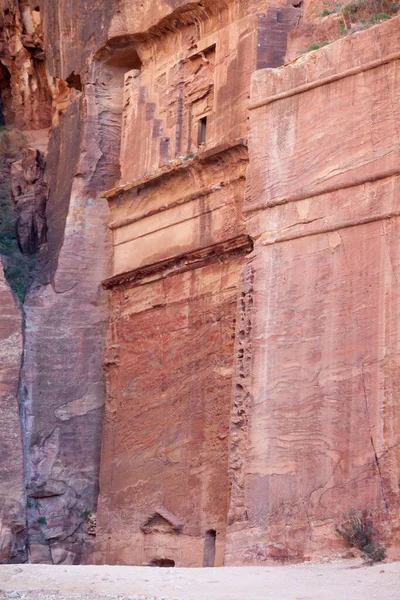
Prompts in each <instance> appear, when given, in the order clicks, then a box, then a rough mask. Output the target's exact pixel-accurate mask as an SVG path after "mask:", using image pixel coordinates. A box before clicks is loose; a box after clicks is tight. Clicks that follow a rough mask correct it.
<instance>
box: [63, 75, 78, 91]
mask: <svg viewBox="0 0 400 600" xmlns="http://www.w3.org/2000/svg"><path fill="white" fill-rule="evenodd" d="M65 82H66V84H67V86H68V87H69V88H74V89H75V90H78V92H81V91H82V81H81V76H80V75H79V73H77V74H75V71H72V73H70V74H69V75H68V77H67V79H66V80H65Z"/></svg>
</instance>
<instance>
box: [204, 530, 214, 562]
mask: <svg viewBox="0 0 400 600" xmlns="http://www.w3.org/2000/svg"><path fill="white" fill-rule="evenodd" d="M216 541H217V532H216V531H215V529H209V530H208V531H206V535H205V537H204V554H203V567H214V566H215V546H216Z"/></svg>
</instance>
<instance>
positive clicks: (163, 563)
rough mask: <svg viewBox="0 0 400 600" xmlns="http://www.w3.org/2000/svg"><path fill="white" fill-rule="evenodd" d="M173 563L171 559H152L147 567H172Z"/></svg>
mask: <svg viewBox="0 0 400 600" xmlns="http://www.w3.org/2000/svg"><path fill="white" fill-rule="evenodd" d="M174 566H175V561H174V560H172V559H171V558H153V560H151V561H150V562H149V567H174Z"/></svg>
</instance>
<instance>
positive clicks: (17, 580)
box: [0, 561, 400, 600]
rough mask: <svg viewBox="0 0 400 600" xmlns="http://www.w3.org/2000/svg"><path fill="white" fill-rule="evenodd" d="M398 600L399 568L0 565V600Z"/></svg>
mask: <svg viewBox="0 0 400 600" xmlns="http://www.w3.org/2000/svg"><path fill="white" fill-rule="evenodd" d="M103 597H104V598H106V597H108V598H109V597H112V598H116V599H124V600H125V599H130V600H148V599H152V600H272V599H273V600H372V599H375V598H378V599H379V600H400V562H398V563H388V564H382V563H381V564H378V565H374V566H372V567H370V566H362V565H361V563H360V562H359V561H342V562H334V563H329V564H319V563H317V564H316V563H311V564H310V563H307V564H301V565H291V566H282V567H239V568H233V567H224V568H217V569H165V568H152V567H111V566H101V567H97V566H76V567H72V566H68V567H65V566H48V565H0V598H6V599H11V600H12V599H14V600H18V599H20V600H53V599H54V600H55V599H57V598H58V599H68V600H73V599H74V600H81V599H84V600H92V599H93V600H94V599H101V598H103Z"/></svg>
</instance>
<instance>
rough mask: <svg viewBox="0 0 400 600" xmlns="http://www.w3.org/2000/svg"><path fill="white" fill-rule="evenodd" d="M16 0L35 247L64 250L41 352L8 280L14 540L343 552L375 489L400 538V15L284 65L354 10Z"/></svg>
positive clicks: (4, 52)
mask: <svg viewBox="0 0 400 600" xmlns="http://www.w3.org/2000/svg"><path fill="white" fill-rule="evenodd" d="M0 5H1V7H2V8H3V9H4V10H3V17H2V18H3V20H4V22H3V23H2V25H1V26H2V29H1V35H0V64H1V66H0V89H1V100H2V102H1V111H0V122H1V123H5V124H6V125H8V126H10V125H14V126H15V127H17V128H20V129H22V130H24V132H26V133H25V135H26V136H27V144H26V150H25V152H24V153H23V155H22V157H21V159H20V160H18V161H17V160H15V162H14V164H13V165H12V166H11V171H12V174H13V180H12V187H13V197H14V200H15V204H16V207H17V209H18V212H19V214H20V222H19V238H20V245H21V247H22V249H23V250H24V251H25V252H28V253H29V252H36V251H37V250H40V264H39V267H38V269H37V273H36V278H35V281H34V284H33V285H32V286H31V288H30V290H29V293H28V295H27V298H26V301H25V303H24V307H23V311H24V317H25V332H24V340H25V347H24V361H23V368H22V371H21V374H20V364H21V363H20V357H21V348H22V346H21V344H22V321H21V316H20V314H19V312H18V308H17V307H16V306H15V303H14V300H13V297H12V295H11V293H10V290H9V289H8V287H7V285H6V284H5V283H4V282H0V296H1V298H0V299H1V300H2V302H3V297H4V306H5V307H6V308H5V309H4V311H3V312H2V314H1V315H0V361H2V362H0V392H1V394H0V402H1V403H2V408H1V416H2V422H3V423H4V422H7V423H10V426H9V427H7V430H4V433H3V435H2V437H1V443H0V444H1V445H0V449H1V452H2V453H3V452H4V453H5V454H7V453H10V456H11V457H12V459H11V460H10V462H9V463H8V462H7V464H6V465H5V466H4V467H3V468H4V469H6V471H4V476H1V478H0V518H1V523H0V525H1V529H0V536H1V537H0V560H1V561H5V562H6V561H9V560H25V559H26V553H28V559H29V560H30V561H31V562H48V563H54V564H71V563H79V562H90V561H96V562H108V563H122V564H145V565H148V564H152V565H155V566H157V565H158V566H163V565H164V566H165V565H172V564H175V565H177V566H202V565H204V566H212V565H222V564H250V563H252V564H256V563H259V564H264V563H266V562H269V561H295V560H303V559H308V558H313V557H321V555H328V556H329V555H334V556H337V555H338V553H339V554H340V553H341V552H343V551H345V548H344V545H343V542H342V541H341V540H340V539H339V538H338V537H337V535H336V534H335V532H334V526H335V525H336V524H339V523H341V522H342V521H343V519H344V518H345V517H346V514H347V513H348V511H349V510H350V509H351V508H355V509H360V510H361V509H366V510H368V511H369V512H370V514H371V515H372V518H373V523H374V527H375V528H376V529H377V530H378V531H379V533H380V535H381V536H382V539H383V540H384V541H385V543H386V544H387V545H388V546H389V547H390V548H389V550H390V553H391V554H390V555H391V556H393V557H394V556H396V552H398V549H399V546H400V539H399V536H400V533H399V519H400V513H399V458H400V457H399V453H398V448H399V447H400V440H399V439H398V437H399V435H400V424H399V423H398V419H399V414H398V413H399V411H398V402H397V396H396V394H397V388H398V382H397V373H396V365H397V363H398V357H399V352H398V348H397V345H398V338H399V335H398V331H397V321H398V298H397V264H398V256H397V255H398V252H397V248H396V239H397V219H398V209H397V208H396V197H397V177H398V175H399V173H398V162H399V150H400V147H399V141H398V132H397V129H398V126H397V123H398V121H399V119H398V117H399V114H398V113H399V110H400V108H399V103H398V95H399V94H398V92H399V90H398V89H397V88H398V74H397V63H398V57H399V53H400V46H399V42H398V33H399V28H400V20H399V19H393V20H392V21H390V22H389V23H386V24H384V25H380V26H379V27H377V28H374V29H371V30H369V31H366V32H362V33H359V34H356V35H353V36H351V37H349V38H346V39H343V40H341V41H338V42H337V43H336V44H332V45H331V46H329V47H327V48H326V49H323V50H320V51H319V53H318V54H316V53H314V54H310V55H309V56H304V57H302V58H300V59H299V60H297V61H296V62H294V63H292V64H290V65H288V66H287V67H284V68H281V69H276V68H275V67H279V66H280V65H281V64H283V62H284V59H285V56H286V57H287V58H288V59H291V58H293V57H294V56H297V52H298V50H299V49H301V47H302V46H304V45H306V43H308V42H310V43H311V42H312V41H323V39H322V38H324V37H325V36H328V34H329V36H330V39H333V38H334V37H335V36H336V35H337V36H340V35H341V34H340V32H339V31H338V28H337V23H336V21H337V16H335V15H329V17H326V19H327V20H326V21H323V20H322V21H321V20H320V21H318V22H317V19H316V18H315V16H314V15H315V11H316V10H317V11H320V10H321V7H322V4H321V5H320V3H319V2H315V1H314V0H310V1H309V2H306V4H305V6H304V11H305V21H304V22H303V23H302V24H301V25H300V27H297V26H298V24H299V22H300V20H301V15H302V6H301V3H300V2H297V1H294V2H292V3H290V4H289V5H288V4H287V3H286V0H285V1H284V2H280V1H279V0H278V1H277V2H270V3H265V2H261V0H248V1H245V2H244V1H242V0H241V1H240V2H239V1H236V0H212V1H211V0H202V1H189V0H184V1H181V0H180V1H176V2H174V1H170V0H165V1H164V0H146V1H144V2H143V1H142V2H138V1H136V0H119V1H118V2H117V0H108V1H107V2H103V3H98V2H97V0H96V1H95V0H72V1H71V0H68V2H67V0H60V2H57V3H54V2H50V1H47V0H42V1H41V2H40V3H39V4H37V3H34V2H29V1H23V2H17V1H16V0H0ZM334 31H335V32H336V33H334ZM290 32H293V33H290ZM330 32H332V36H331V33H330ZM315 36H316V37H317V39H315V40H314V39H312V38H314V37H315ZM288 37H289V45H287V42H288ZM251 81H253V83H252V86H251ZM250 90H251V91H250ZM383 90H384V91H383ZM249 96H251V98H250V104H251V106H250V111H249V106H248V104H249ZM50 126H51V130H50ZM47 147H48V154H47V155H46V153H47ZM44 164H46V167H45V171H44V172H43V167H44ZM111 237H112V242H113V246H112V247H111V243H110V242H111ZM102 282H103V286H102ZM104 288H105V289H104ZM107 325H108V334H107ZM2 331H4V332H5V333H4V336H3V337H4V340H5V341H1V339H2V338H1V332H2ZM11 339H12V340H14V339H15V343H13V344H12V346H11V345H10V340H11ZM103 358H104V365H102V361H103ZM3 365H5V366H4V368H3ZM103 366H104V370H103ZM19 374H20V376H19ZM105 384H106V385H105ZM17 389H19V402H20V407H21V416H22V418H21V425H20V424H19V420H18V402H17ZM3 405H4V408H3ZM3 415H5V417H4V419H3ZM21 438H22V440H23V447H24V452H23V453H22V446H21V445H20V444H19V443H16V442H15V440H20V439H21ZM100 450H101V452H100ZM22 454H23V455H24V474H23V475H22V467H21V465H22ZM99 479H100V492H99ZM3 482H4V485H3ZM23 485H25V488H26V490H25V494H26V500H25V499H24V492H23ZM10 490H12V497H11V496H10ZM25 507H26V508H25Z"/></svg>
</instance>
